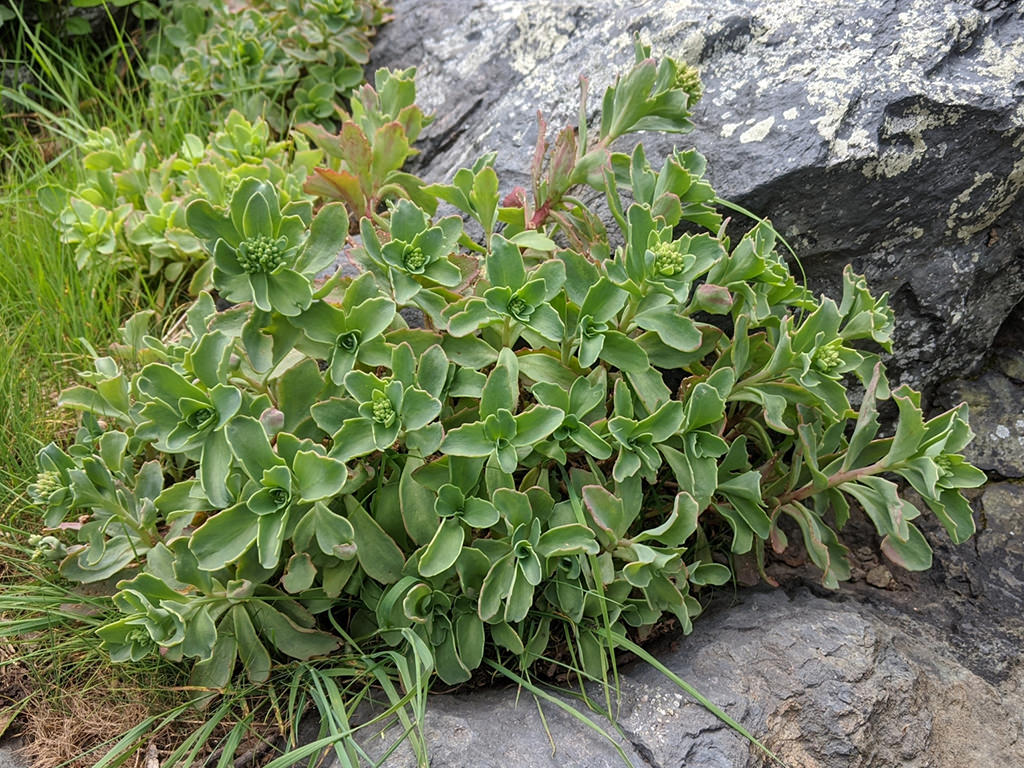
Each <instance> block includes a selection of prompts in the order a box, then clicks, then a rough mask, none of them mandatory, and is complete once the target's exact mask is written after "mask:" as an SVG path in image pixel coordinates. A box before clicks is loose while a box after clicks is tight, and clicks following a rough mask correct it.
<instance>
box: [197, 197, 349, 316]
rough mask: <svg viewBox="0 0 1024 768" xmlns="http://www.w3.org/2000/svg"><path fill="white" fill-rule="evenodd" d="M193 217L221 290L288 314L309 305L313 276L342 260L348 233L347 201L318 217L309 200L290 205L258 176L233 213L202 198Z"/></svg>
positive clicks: (230, 297) (233, 297) (227, 295)
mask: <svg viewBox="0 0 1024 768" xmlns="http://www.w3.org/2000/svg"><path fill="white" fill-rule="evenodd" d="M186 216H187V220H188V223H189V226H190V227H191V228H192V230H193V232H195V233H196V234H197V235H198V236H199V237H201V238H202V239H203V240H204V241H205V242H206V247H207V250H208V251H209V252H210V253H211V255H212V259H213V283H214V285H215V286H216V287H217V290H218V291H219V292H220V293H221V295H223V296H224V298H226V299H228V300H229V301H235V302H243V301H251V302H253V303H254V304H255V305H256V307H257V308H258V309H261V310H263V311H264V312H270V311H271V310H274V311H276V312H279V313H280V314H282V315H298V314H299V313H301V312H302V311H304V310H305V309H306V308H308V307H309V305H310V303H311V302H312V299H313V292H312V288H311V285H310V281H311V278H312V277H313V276H315V275H316V274H317V273H319V272H321V271H323V270H324V269H325V268H326V267H328V266H330V265H331V264H333V263H334V261H335V259H336V258H337V256H338V254H339V253H340V252H341V248H342V246H343V245H344V243H345V237H346V234H347V232H348V216H347V215H346V213H345V209H344V207H342V206H341V205H338V204H333V205H327V206H325V207H323V208H322V209H321V210H320V211H319V212H318V213H317V215H316V217H315V218H313V217H312V213H311V209H310V206H309V205H308V204H302V203H294V204H290V205H288V206H285V207H284V209H282V208H281V202H280V200H279V198H278V196H277V192H276V190H275V189H274V188H273V187H272V186H270V185H269V184H267V183H265V182H262V181H259V180H257V179H246V180H244V181H243V182H242V183H241V184H239V186H238V188H237V189H236V190H235V192H234V194H233V195H232V196H231V202H230V204H229V206H228V209H227V211H218V210H217V209H215V208H214V207H213V206H211V205H210V204H209V203H208V202H207V201H205V200H197V201H195V202H193V203H192V204H190V205H189V207H188V211H187V213H186Z"/></svg>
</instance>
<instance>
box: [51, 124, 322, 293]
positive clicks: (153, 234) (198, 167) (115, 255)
mask: <svg viewBox="0 0 1024 768" xmlns="http://www.w3.org/2000/svg"><path fill="white" fill-rule="evenodd" d="M83 150H84V151H85V153H86V154H85V156H84V158H83V167H84V176H83V179H82V181H81V182H80V183H79V184H78V186H77V187H76V188H75V189H62V188H58V187H55V186H47V187H43V188H42V189H41V190H40V191H39V201H40V204H41V205H42V206H43V208H44V209H45V210H46V211H47V212H48V213H50V214H52V215H53V216H54V226H55V227H56V228H57V229H58V230H59V231H60V233H61V240H62V241H63V242H66V243H68V244H71V245H73V246H75V255H76V261H77V263H78V266H79V268H80V269H82V270H83V271H86V272H91V271H95V270H96V269H99V268H100V267H102V268H103V269H108V268H109V265H110V263H111V260H113V263H115V264H116V265H117V266H118V267H119V268H120V269H122V270H123V271H124V272H125V273H126V276H127V277H128V279H129V280H131V281H132V282H133V283H135V284H136V289H137V290H141V287H140V286H139V285H138V283H139V281H140V280H142V279H151V278H156V280H155V286H153V287H154V289H155V290H154V292H155V293H156V295H157V296H158V298H159V297H161V296H168V297H169V296H173V295H174V293H175V292H176V291H175V288H174V287H175V286H176V285H178V284H180V283H181V282H183V281H186V280H187V281H188V282H189V288H190V290H191V291H192V293H193V294H197V293H198V292H199V291H200V290H202V289H203V288H208V287H209V286H210V279H211V272H212V263H211V262H209V261H207V260H206V251H205V250H204V249H203V246H202V241H201V240H200V239H199V238H198V237H196V235H195V234H194V233H193V232H192V231H191V230H190V229H189V227H188V224H187V223H186V221H185V210H186V208H187V206H188V203H189V202H191V201H192V200H193V199H195V198H197V197H202V198H203V199H205V200H207V201H209V202H211V204H213V205H218V206H224V205H227V204H228V203H229V202H230V199H231V195H232V194H233V192H234V191H235V190H236V189H237V188H238V186H239V184H241V183H242V181H244V180H245V179H248V178H252V179H257V180H262V181H265V182H266V183H268V184H271V185H273V186H274V188H275V189H276V190H277V194H278V196H279V198H280V200H281V204H282V205H287V204H288V203H290V202H299V201H303V200H307V201H308V200H311V199H312V198H311V197H310V196H309V195H307V194H305V193H304V192H303V191H302V185H303V183H304V182H305V180H306V177H307V176H308V174H309V173H310V171H311V170H312V168H313V167H314V166H315V165H316V163H317V162H319V160H320V152H319V151H318V150H311V149H310V148H309V146H308V144H307V143H306V142H305V140H304V139H303V138H302V137H301V136H293V137H292V138H291V139H289V140H285V141H274V140H273V139H272V138H271V135H270V127H269V126H268V124H267V123H266V121H264V120H262V119H258V120H256V121H255V122H249V121H248V120H246V119H245V118H244V117H243V116H242V114H241V113H240V112H237V111H232V112H231V113H229V114H228V116H227V118H226V120H225V121H224V125H223V126H222V127H221V128H220V129H219V130H217V131H215V132H213V133H211V134H210V136H209V137H208V138H207V140H206V141H203V140H202V139H200V138H199V137H198V136H194V135H191V134H189V135H186V137H185V139H184V140H183V141H182V143H181V146H180V147H179V148H178V150H177V152H175V153H173V154H171V155H169V156H167V157H163V158H161V157H160V156H159V155H158V153H157V152H156V150H155V149H154V146H153V140H152V137H150V136H146V135H144V134H142V133H135V134H132V135H131V136H129V137H127V138H126V139H121V138H119V137H117V136H115V135H114V133H113V132H112V131H111V130H110V129H109V128H105V129H102V130H101V131H98V132H92V133H89V134H88V135H87V136H86V139H85V141H84V142H83ZM101 257H102V258H101ZM157 303H158V304H162V303H163V302H162V301H158V302H157Z"/></svg>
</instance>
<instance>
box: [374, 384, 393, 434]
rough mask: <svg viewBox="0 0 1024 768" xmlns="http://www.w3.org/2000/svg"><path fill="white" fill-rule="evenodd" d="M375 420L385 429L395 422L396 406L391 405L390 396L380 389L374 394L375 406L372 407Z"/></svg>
mask: <svg viewBox="0 0 1024 768" xmlns="http://www.w3.org/2000/svg"><path fill="white" fill-rule="evenodd" d="M371 409H372V414H373V420H374V421H376V422H377V423H378V424H383V425H384V426H385V427H390V426H391V425H392V424H394V422H395V416H396V414H395V406H393V405H392V404H391V401H390V400H389V399H388V396H387V395H385V394H384V393H383V392H381V391H380V390H379V389H378V390H374V392H373V404H372V406H371Z"/></svg>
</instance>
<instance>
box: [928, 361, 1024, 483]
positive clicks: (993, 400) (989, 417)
mask: <svg viewBox="0 0 1024 768" xmlns="http://www.w3.org/2000/svg"><path fill="white" fill-rule="evenodd" d="M940 397H941V398H942V399H943V400H944V401H945V402H946V403H949V404H952V403H954V402H961V401H964V402H966V403H967V404H968V405H969V406H970V415H971V429H973V430H974V433H975V435H976V437H975V439H974V442H972V443H971V444H970V445H968V446H967V448H966V449H965V450H964V455H965V456H967V458H968V459H970V461H971V462H972V463H973V464H974V465H975V466H977V467H979V468H981V469H984V470H986V471H989V472H998V473H999V474H1000V475H1003V476H1004V477H1024V384H1022V383H1019V382H1017V381H1014V380H1013V379H1011V378H1010V377H1008V376H1006V375H1004V374H1003V373H1001V372H999V371H986V372H985V373H983V374H982V375H981V376H979V377H977V378H976V379H973V380H964V379H956V380H953V381H951V382H948V383H946V384H945V385H943V387H942V389H941V390H940Z"/></svg>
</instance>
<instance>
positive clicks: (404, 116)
mask: <svg viewBox="0 0 1024 768" xmlns="http://www.w3.org/2000/svg"><path fill="white" fill-rule="evenodd" d="M415 75H416V69H415V68H410V69H405V70H389V69H378V70H377V72H376V74H375V75H374V84H375V86H376V88H374V87H372V86H370V85H369V83H367V84H365V85H363V86H362V87H361V88H359V89H358V90H357V91H356V93H355V94H354V96H353V98H352V103H351V112H346V111H345V110H344V109H340V108H339V109H338V110H337V112H338V116H339V118H340V119H341V128H340V130H339V131H338V132H337V133H331V132H330V131H328V130H326V129H325V128H324V127H323V126H322V125H321V124H317V123H302V124H299V125H298V126H296V127H297V129H298V130H299V131H301V132H302V133H303V134H305V135H306V136H308V137H309V139H310V140H311V141H312V142H313V143H314V144H315V145H316V146H317V147H319V148H320V149H321V150H323V152H324V155H325V156H326V161H327V164H326V165H325V166H321V167H318V168H316V169H315V170H314V171H313V173H312V175H311V176H310V177H309V180H308V181H307V182H306V186H305V189H306V191H307V192H309V193H311V194H314V195H318V196H320V197H322V198H324V199H325V200H339V201H341V202H343V203H344V204H345V207H346V208H348V210H349V213H350V214H351V215H352V217H353V218H352V222H353V224H357V223H358V220H359V218H360V217H362V216H367V217H371V218H372V217H373V216H374V215H375V214H376V213H377V211H378V210H379V208H380V206H381V203H382V202H383V201H385V200H388V199H391V198H398V199H401V198H408V199H411V200H414V201H415V202H416V203H417V204H418V205H420V206H421V207H423V208H426V209H427V210H428V211H430V212H431V213H433V211H434V209H435V208H436V205H437V202H436V198H434V197H433V196H432V195H431V194H427V193H425V192H423V191H422V187H423V182H422V181H421V180H420V179H418V178H417V177H415V176H413V175H412V174H409V173H406V172H404V171H402V168H403V166H404V165H405V163H406V161H407V160H408V159H409V158H410V157H413V156H414V155H416V154H418V153H419V151H418V150H416V149H413V148H412V144H413V143H414V142H415V141H416V139H417V138H418V137H419V134H420V131H421V130H422V129H423V128H424V127H426V126H427V125H429V124H430V122H431V120H432V118H430V117H427V116H425V115H424V114H423V111H422V110H421V109H420V108H419V107H418V106H417V105H416V104H415V100H416V84H415V81H414V79H413V78H414V77H415Z"/></svg>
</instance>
